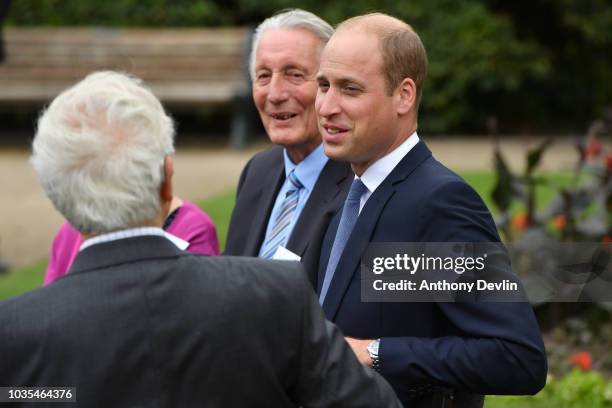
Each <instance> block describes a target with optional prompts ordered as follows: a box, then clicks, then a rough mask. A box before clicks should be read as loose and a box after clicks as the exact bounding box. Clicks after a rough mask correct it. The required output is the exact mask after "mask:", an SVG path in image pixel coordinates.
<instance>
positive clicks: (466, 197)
mask: <svg viewBox="0 0 612 408" xmlns="http://www.w3.org/2000/svg"><path fill="white" fill-rule="evenodd" d="M339 213H341V211H339ZM339 213H338V214H336V216H335V218H334V220H333V221H332V222H331V223H330V227H329V229H328V231H327V234H326V236H325V239H324V242H323V247H322V250H321V262H320V268H319V279H318V282H319V287H318V291H319V292H320V286H321V284H320V282H322V281H323V279H322V275H323V274H324V273H325V267H326V264H327V259H329V254H330V251H331V246H332V243H333V240H334V237H335V234H336V229H337V227H338V222H339V217H340V214H339ZM498 241H499V236H498V234H497V230H496V227H495V224H494V222H493V220H492V218H491V215H490V213H489V211H488V209H487V208H486V206H485V204H484V203H483V202H482V200H481V198H480V197H479V196H478V194H477V193H476V192H475V191H474V190H473V189H472V188H471V187H470V186H469V185H468V184H467V183H466V182H465V181H464V180H463V179H462V178H461V177H459V176H458V175H456V174H455V173H453V172H452V171H450V170H449V169H447V168H446V167H444V166H443V165H442V164H441V163H440V162H438V161H437V160H435V159H434V158H433V157H432V155H431V152H430V151H429V149H428V148H427V146H426V145H425V144H424V143H423V142H422V141H421V142H419V143H418V144H417V145H416V146H415V147H414V148H413V149H412V150H411V151H410V152H409V153H408V154H407V155H406V156H405V157H404V158H403V159H402V161H401V162H400V163H399V164H398V165H397V166H396V168H395V169H394V170H393V171H392V172H391V173H390V174H389V175H388V176H387V178H386V179H385V180H384V181H383V183H382V184H381V185H380V186H379V187H378V188H377V189H376V191H374V193H373V194H372V195H371V196H370V198H369V199H368V201H367V202H366V204H365V206H364V207H363V209H362V211H361V213H360V215H359V218H358V220H357V222H356V224H355V227H354V230H353V232H352V234H351V236H350V238H349V240H348V242H347V244H346V247H345V250H344V252H343V254H342V256H341V258H340V260H339V263H338V267H337V269H336V273H335V275H334V278H333V280H332V283H331V286H330V288H329V291H328V294H327V296H326V298H325V301H324V304H323V310H324V312H325V314H326V317H327V318H328V319H329V320H331V321H333V322H335V323H336V324H337V325H338V326H339V327H340V329H341V330H342V331H343V333H344V335H345V336H350V337H356V338H366V339H372V338H381V343H380V350H379V356H380V372H381V373H382V375H383V376H384V377H385V378H386V379H387V380H388V381H389V382H390V383H391V385H392V386H393V387H394V389H395V391H396V392H397V393H398V395H399V396H400V399H402V400H403V401H404V402H405V401H407V400H410V399H412V398H413V397H414V396H415V395H418V394H419V390H424V389H425V390H427V389H429V387H431V386H435V387H437V386H442V387H448V388H450V389H453V390H455V391H457V392H460V393H464V395H466V394H467V395H468V396H471V397H476V398H477V399H478V398H480V400H481V401H482V398H481V397H480V396H479V395H478V394H523V393H535V392H537V391H538V390H539V389H541V388H542V387H543V385H544V383H545V378H546V371H547V366H546V354H545V351H544V345H543V342H542V339H541V336H540V332H539V328H538V325H537V322H536V320H535V317H534V314H533V310H532V308H531V306H530V305H529V304H527V303H493V302H491V303H407V302H404V303H382V302H381V303H366V302H361V289H360V273H359V265H360V259H361V255H362V252H363V250H364V249H365V247H366V245H367V243H369V242H498ZM509 272H510V270H509ZM468 399H469V398H468ZM471 400H473V398H471ZM480 403H482V402H480ZM477 405H478V404H477Z"/></svg>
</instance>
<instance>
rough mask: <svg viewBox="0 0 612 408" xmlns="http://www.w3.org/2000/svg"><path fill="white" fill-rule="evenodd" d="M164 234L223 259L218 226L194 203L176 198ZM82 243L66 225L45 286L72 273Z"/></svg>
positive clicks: (55, 242) (190, 249)
mask: <svg viewBox="0 0 612 408" xmlns="http://www.w3.org/2000/svg"><path fill="white" fill-rule="evenodd" d="M164 230H166V232H168V233H170V234H172V235H174V236H176V237H178V238H181V239H182V240H185V241H187V242H188V243H189V246H188V247H187V248H186V250H187V251H188V252H191V253H194V254H202V255H219V240H218V239H217V231H216V229H215V224H214V223H213V221H212V220H211V219H210V217H209V216H208V214H206V213H205V212H204V211H202V210H201V209H200V208H199V207H198V206H197V205H195V204H193V203H190V202H188V201H183V200H181V199H180V198H178V197H174V199H173V200H172V208H171V210H170V215H168V218H166V222H165V223H164ZM82 243H83V239H82V238H81V234H80V233H79V232H78V231H77V230H76V229H75V228H74V227H73V226H72V225H70V223H68V222H64V224H63V225H62V226H61V227H60V229H59V231H58V232H57V234H56V235H55V238H54V239H53V244H52V245H51V257H50V258H49V265H48V266H47V272H46V273H45V279H44V281H43V285H45V286H46V285H49V284H50V283H52V282H54V281H55V280H57V279H59V278H61V277H62V276H64V275H65V274H66V272H68V270H69V269H70V266H72V263H73V262H74V259H75V258H76V256H77V254H78V253H79V248H80V247H81V244H82Z"/></svg>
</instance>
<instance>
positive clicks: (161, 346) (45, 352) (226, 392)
mask: <svg viewBox="0 0 612 408" xmlns="http://www.w3.org/2000/svg"><path fill="white" fill-rule="evenodd" d="M0 356H2V360H1V361H2V362H1V365H2V369H1V370H0V386H73V387H76V388H77V392H76V396H77V403H78V404H76V405H75V404H67V405H66V406H71V407H74V406H83V407H192V406H201V407H245V406H249V407H290V406H296V405H302V406H304V407H308V406H316V407H353V406H354V407H370V406H371V407H387V406H400V405H399V402H398V401H397V400H396V397H395V395H394V394H393V391H391V388H390V387H389V385H388V384H387V383H386V382H385V381H384V380H383V379H382V377H380V376H378V375H377V374H376V373H374V372H373V371H372V370H369V369H364V368H363V367H362V366H361V365H360V364H359V362H358V361H357V360H356V358H355V357H354V355H353V353H352V351H351V350H350V349H349V348H348V346H347V345H346V343H345V342H344V339H343V337H342V335H341V333H340V332H339V330H338V329H337V328H336V327H335V326H333V325H332V324H331V323H329V322H326V320H325V319H324V317H323V313H322V311H321V309H320V307H319V305H318V303H317V300H316V298H315V296H314V293H313V291H312V290H311V288H310V287H309V283H308V281H307V280H306V278H305V275H304V274H303V273H302V271H301V267H300V265H299V264H298V263H295V262H280V261H262V260H258V259H246V258H232V257H204V256H198V255H193V254H188V253H186V252H182V251H179V250H178V249H177V248H176V247H174V245H173V244H171V243H170V242H169V241H167V240H166V239H165V238H163V237H155V236H148V237H138V238H128V239H123V240H120V241H115V242H110V243H105V244H98V245H94V246H92V247H90V248H87V249H85V250H84V251H83V252H81V253H80V254H79V255H78V256H77V258H76V260H75V263H74V265H73V267H72V269H71V271H70V273H69V274H67V275H66V276H64V277H63V278H61V279H59V280H58V281H57V282H55V283H54V284H52V285H50V286H47V287H44V288H40V289H37V290H35V291H33V292H30V293H27V294H25V295H23V296H20V297H17V298H13V299H9V300H7V301H4V302H0ZM54 406H60V405H54Z"/></svg>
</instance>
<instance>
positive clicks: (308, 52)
mask: <svg viewBox="0 0 612 408" xmlns="http://www.w3.org/2000/svg"><path fill="white" fill-rule="evenodd" d="M322 47H323V44H322V42H321V39H320V38H319V37H317V36H316V35H315V34H314V33H312V32H311V31H308V30H306V29H303V28H292V29H273V30H269V31H266V32H264V33H263V34H262V35H261V37H260V38H259V43H258V44H257V51H256V52H255V67H256V68H262V67H264V68H272V69H274V68H282V67H283V66H288V65H298V66H304V67H312V68H313V71H316V69H317V67H318V65H319V61H320V57H321V49H322Z"/></svg>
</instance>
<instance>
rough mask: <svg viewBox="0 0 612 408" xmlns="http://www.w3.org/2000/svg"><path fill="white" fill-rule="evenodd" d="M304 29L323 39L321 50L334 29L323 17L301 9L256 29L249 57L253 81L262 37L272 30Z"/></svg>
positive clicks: (273, 17)
mask: <svg viewBox="0 0 612 408" xmlns="http://www.w3.org/2000/svg"><path fill="white" fill-rule="evenodd" d="M297 28H302V29H304V30H308V31H310V32H311V33H313V34H315V35H316V36H317V37H319V38H320V39H321V50H323V46H324V45H325V44H327V42H328V41H329V39H330V38H331V36H332V35H333V34H334V29H333V27H332V26H331V25H329V24H328V23H327V22H326V21H325V20H323V19H322V18H321V17H319V16H317V15H315V14H313V13H311V12H309V11H306V10H301V9H287V10H282V11H280V12H279V13H277V14H275V15H273V16H272V17H268V18H267V19H265V20H264V21H263V22H262V23H261V24H259V25H258V26H257V28H256V29H255V33H254V34H253V41H252V42H251V54H250V56H249V74H250V75H251V80H253V79H254V78H255V54H256V52H257V46H258V45H259V39H260V38H261V36H262V35H263V34H264V33H266V32H268V31H271V30H280V29H297Z"/></svg>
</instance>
